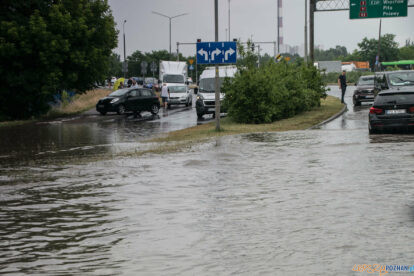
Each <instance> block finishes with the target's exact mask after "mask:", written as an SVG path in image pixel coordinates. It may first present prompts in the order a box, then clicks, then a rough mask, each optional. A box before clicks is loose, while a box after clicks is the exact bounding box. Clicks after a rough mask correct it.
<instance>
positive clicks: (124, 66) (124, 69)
mask: <svg viewBox="0 0 414 276" xmlns="http://www.w3.org/2000/svg"><path fill="white" fill-rule="evenodd" d="M126 22H127V21H126V19H125V20H124V24H122V32H123V35H124V64H123V68H122V69H123V71H124V78H125V77H126V65H125V64H126V50H125V23H126Z"/></svg>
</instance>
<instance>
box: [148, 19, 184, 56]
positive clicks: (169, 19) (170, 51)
mask: <svg viewBox="0 0 414 276" xmlns="http://www.w3.org/2000/svg"><path fill="white" fill-rule="evenodd" d="M152 13H153V14H157V15H160V16H162V17H166V18H168V19H169V20H170V56H171V20H172V19H174V18H177V17H180V16H183V15H187V14H188V13H182V14H178V15H175V16H168V15H165V14H162V13H159V12H155V11H153V12H152Z"/></svg>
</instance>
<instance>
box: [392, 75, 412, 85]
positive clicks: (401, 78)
mask: <svg viewBox="0 0 414 276" xmlns="http://www.w3.org/2000/svg"><path fill="white" fill-rule="evenodd" d="M389 79H390V84H391V85H395V86H405V85H414V71H411V72H398V73H392V74H390V75H389Z"/></svg>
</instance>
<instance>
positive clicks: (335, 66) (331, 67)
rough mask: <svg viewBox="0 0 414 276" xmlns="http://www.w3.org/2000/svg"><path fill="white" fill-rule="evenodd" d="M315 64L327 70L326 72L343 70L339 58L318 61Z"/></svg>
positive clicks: (320, 68)
mask: <svg viewBox="0 0 414 276" xmlns="http://www.w3.org/2000/svg"><path fill="white" fill-rule="evenodd" d="M314 65H315V67H316V68H318V69H319V70H325V72H326V73H331V72H341V71H342V63H341V62H340V61H339V60H332V61H317V62H315V63H314Z"/></svg>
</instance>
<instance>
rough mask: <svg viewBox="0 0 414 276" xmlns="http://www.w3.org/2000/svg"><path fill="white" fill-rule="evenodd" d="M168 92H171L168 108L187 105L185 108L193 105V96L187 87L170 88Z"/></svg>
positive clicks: (175, 86) (176, 86)
mask: <svg viewBox="0 0 414 276" xmlns="http://www.w3.org/2000/svg"><path fill="white" fill-rule="evenodd" d="M168 90H169V91H170V99H169V100H168V107H170V106H171V105H178V104H185V106H189V105H192V104H193V95H192V94H191V93H190V90H189V89H188V87H187V85H174V86H168Z"/></svg>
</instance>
